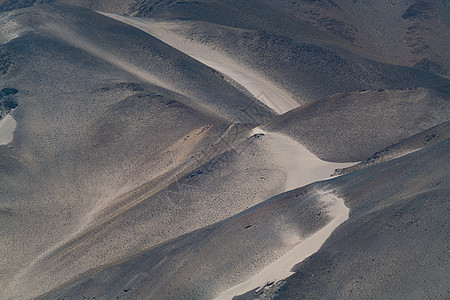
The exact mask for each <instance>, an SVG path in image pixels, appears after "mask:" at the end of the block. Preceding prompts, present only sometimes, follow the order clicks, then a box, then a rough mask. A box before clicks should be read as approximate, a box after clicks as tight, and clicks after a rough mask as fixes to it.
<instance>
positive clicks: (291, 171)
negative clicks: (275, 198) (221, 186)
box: [252, 128, 356, 191]
mask: <svg viewBox="0 0 450 300" xmlns="http://www.w3.org/2000/svg"><path fill="white" fill-rule="evenodd" d="M258 133H259V134H264V135H265V138H266V139H268V141H267V147H269V149H270V152H272V153H273V154H274V155H276V157H277V160H279V161H280V162H281V163H282V164H283V165H284V168H285V170H286V183H285V190H284V191H289V190H292V189H295V188H298V187H301V186H305V185H307V184H310V183H313V182H316V181H320V180H324V179H329V178H330V174H332V173H333V172H334V170H336V169H337V168H346V167H350V166H352V165H355V164H356V163H334V162H327V161H324V160H321V159H320V158H318V157H317V156H315V155H314V154H312V153H311V152H310V151H309V150H308V149H306V148H305V147H304V146H303V145H301V144H299V143H298V142H297V141H295V140H293V139H291V138H290V137H288V136H287V135H284V134H281V133H274V132H267V131H264V130H262V129H260V128H255V129H254V130H253V131H252V134H258Z"/></svg>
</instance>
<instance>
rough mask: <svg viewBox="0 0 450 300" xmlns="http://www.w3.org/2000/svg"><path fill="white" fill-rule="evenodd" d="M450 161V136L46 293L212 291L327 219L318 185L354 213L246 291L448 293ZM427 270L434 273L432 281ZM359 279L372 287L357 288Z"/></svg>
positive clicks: (167, 295)
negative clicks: (315, 247)
mask: <svg viewBox="0 0 450 300" xmlns="http://www.w3.org/2000/svg"><path fill="white" fill-rule="evenodd" d="M447 160H448V141H444V142H441V143H439V144H436V145H434V146H431V147H430V148H427V149H424V150H421V151H418V152H416V153H414V154H410V155H407V156H404V157H402V158H399V159H396V160H394V161H392V163H384V164H380V165H378V166H375V167H371V168H368V169H366V170H363V171H360V172H355V173H352V174H349V175H344V176H342V177H339V178H337V179H333V180H330V181H326V182H322V183H317V184H313V185H310V186H307V187H304V188H300V189H296V190H294V191H292V192H289V193H286V194H282V195H280V196H277V197H274V198H272V199H270V200H268V201H267V202H264V203H263V204H261V205H258V206H256V207H254V208H252V209H250V210H248V211H245V212H243V213H242V214H239V215H236V216H235V217H233V218H230V219H228V220H226V221H223V222H220V223H217V224H215V225H213V226H210V227H206V228H204V229H202V230H198V231H194V232H192V233H190V234H188V235H185V236H182V237H180V238H178V239H175V240H173V241H170V242H168V243H164V244H161V245H159V246H158V247H155V248H153V249H149V250H148V251H146V252H143V253H142V254H140V255H137V256H135V257H132V258H130V259H128V260H126V261H124V262H121V263H120V264H118V265H114V266H108V267H106V268H104V269H103V268H102V269H97V270H93V271H91V272H87V273H86V274H85V275H84V276H82V277H80V278H77V279H75V280H73V281H72V282H70V283H68V284H66V285H64V286H62V287H60V288H58V289H56V290H55V291H53V292H51V293H49V294H47V295H45V296H43V297H42V298H43V299H51V298H55V297H67V299H76V298H77V297H92V296H96V297H100V298H102V297H104V298H111V297H117V296H119V297H125V296H129V297H142V296H144V297H150V298H151V297H153V296H154V297H158V298H161V299H180V298H195V299H211V298H213V297H214V296H217V295H218V294H219V293H220V292H221V291H224V290H226V289H227V288H228V287H230V286H233V285H234V284H238V283H239V282H242V279H241V278H244V279H246V278H247V279H248V278H250V277H251V275H252V274H255V273H257V272H258V270H261V269H262V268H263V266H264V265H267V264H269V263H270V262H271V261H275V260H276V259H277V258H279V257H280V256H281V255H282V254H283V253H286V251H288V249H290V248H292V245H295V243H298V242H299V241H300V240H301V239H302V238H303V237H306V236H308V235H311V234H313V233H314V232H316V231H317V230H318V229H319V228H321V227H322V226H324V225H325V224H326V222H327V221H326V220H329V216H328V215H327V213H326V207H323V206H322V207H321V204H320V203H321V202H320V197H319V195H320V193H317V192H318V191H319V190H323V189H324V190H326V191H328V192H332V193H336V195H338V196H339V197H343V199H344V200H345V204H346V205H347V206H348V207H349V208H350V210H351V212H350V218H349V220H348V221H346V222H345V223H344V224H343V225H341V226H340V227H338V229H337V230H336V231H335V232H334V233H333V234H332V235H331V238H330V239H329V240H328V241H327V242H326V243H325V244H324V246H323V248H322V249H321V250H319V252H318V253H317V254H314V255H313V256H312V257H311V258H309V259H307V260H306V261H305V262H304V263H302V264H300V265H299V268H297V269H296V270H297V272H298V273H296V274H294V275H293V276H292V277H290V278H288V279H287V280H286V284H284V286H283V283H281V285H280V284H277V285H274V286H272V287H270V286H269V287H268V288H265V289H262V290H261V289H259V292H258V293H256V294H254V293H253V291H252V292H250V293H249V294H248V295H247V296H248V297H247V298H249V299H253V297H256V296H259V294H260V293H265V294H266V296H268V297H269V298H272V297H275V298H277V297H280V298H281V299H292V298H305V299H306V298H311V297H315V296H317V295H320V296H324V297H326V296H332V295H335V294H334V293H336V291H339V295H340V297H352V296H353V295H355V294H356V295H357V296H358V297H367V296H369V295H372V294H373V293H375V292H376V291H378V292H377V293H380V291H381V293H382V294H383V295H386V296H388V295H398V296H399V297H400V296H401V295H409V296H413V295H435V296H439V295H440V296H443V295H445V290H444V289H443V288H442V287H443V286H445V284H444V282H445V281H446V272H445V270H446V269H448V263H445V261H447V260H446V259H445V257H446V256H447V254H446V253H445V240H446V238H445V232H446V231H445V229H444V228H442V224H444V223H445V219H446V214H445V211H446V210H447V208H448V207H447V206H448V204H447V201H446V198H447V197H448V187H447V185H448V184H446V178H447V177H448V172H447V169H446V167H445V165H446V164H445V162H446V161H447ZM392 173H395V174H397V176H395V177H392V176H390V175H391V174H392ZM424 175H426V176H424ZM446 207H447V208H446ZM324 217H326V218H325V219H323V218H324ZM324 222H325V223H324ZM430 230H431V232H430ZM405 245H408V246H407V247H405ZM430 253H432V255H430ZM417 261H421V262H423V263H417ZM430 266H433V268H429V267H430ZM367 270H370V272H367ZM229 274H233V276H230V275H229ZM423 274H428V275H427V277H426V278H429V279H430V280H425V281H423V278H424V277H423ZM313 275H315V276H313ZM319 275H320V276H319ZM317 276H319V278H316V277H317ZM355 280H358V281H360V282H363V283H364V285H360V284H357V285H356V286H355V282H354V281H355ZM150 282H151V283H152V284H149V283H150ZM436 283H438V284H436ZM280 286H281V289H279V287H280ZM338 286H344V288H338ZM419 290H420V291H421V294H417V292H418V291H419Z"/></svg>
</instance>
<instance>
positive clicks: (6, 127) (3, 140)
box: [0, 115, 16, 145]
mask: <svg viewBox="0 0 450 300" xmlns="http://www.w3.org/2000/svg"><path fill="white" fill-rule="evenodd" d="M15 129H16V121H15V120H14V118H13V117H12V116H11V115H7V116H6V117H4V118H3V119H2V120H0V145H7V144H9V143H11V142H12V140H13V133H14V130H15Z"/></svg>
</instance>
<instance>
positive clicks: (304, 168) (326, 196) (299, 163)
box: [215, 128, 355, 300]
mask: <svg viewBox="0 0 450 300" xmlns="http://www.w3.org/2000/svg"><path fill="white" fill-rule="evenodd" d="M258 133H261V134H264V135H265V136H266V138H267V139H268V140H269V141H270V139H271V138H274V139H276V140H277V143H273V144H276V145H279V147H280V149H276V148H274V149H272V151H274V152H275V153H277V155H279V156H282V157H281V159H282V160H285V163H286V166H287V168H286V169H287V174H286V188H285V190H286V191H288V190H291V189H294V188H297V187H301V186H305V185H307V184H309V183H312V182H316V181H319V180H323V179H327V178H329V176H330V175H329V174H331V172H332V171H333V170H334V169H336V168H340V167H345V166H351V165H354V164H355V163H330V162H326V161H323V160H321V159H319V158H318V157H317V156H315V155H314V154H312V153H311V152H309V151H308V149H306V148H305V147H304V146H302V145H300V144H298V143H297V142H296V141H294V140H292V139H291V138H289V137H288V136H285V135H283V134H280V133H271V132H266V131H264V130H262V129H259V128H255V129H254V130H253V131H252V134H258ZM269 144H270V143H269ZM317 194H318V195H319V201H320V202H321V203H323V204H325V205H326V206H327V208H328V215H329V216H330V217H332V218H333V219H332V221H330V222H329V223H328V224H327V225H326V226H325V227H323V228H321V229H320V230H318V231H317V232H315V233H314V234H313V235H311V236H309V237H308V238H307V239H305V240H303V241H302V242H300V243H299V244H298V245H296V246H295V247H294V248H293V249H292V250H290V251H289V252H288V253H286V254H285V255H284V256H282V257H281V258H279V259H277V260H276V261H275V262H273V263H272V264H270V265H269V266H267V267H266V268H264V269H263V270H261V271H260V272H258V273H257V274H255V275H254V276H253V277H251V278H250V279H248V280H247V281H245V282H243V283H240V284H238V285H236V286H234V287H232V288H230V289H228V290H226V291H225V292H223V293H222V294H220V295H219V296H218V297H217V298H216V299H215V300H225V299H232V298H233V297H235V296H238V295H242V294H245V293H246V292H248V291H251V290H253V289H257V288H262V287H264V286H265V285H266V284H267V283H270V282H277V281H279V280H282V279H285V278H287V277H289V276H291V275H292V274H294V273H293V272H291V269H292V267H293V266H295V265H296V264H298V263H299V262H302V261H303V260H304V259H305V258H307V257H309V256H311V255H312V254H314V253H315V252H317V251H318V250H319V249H320V247H321V246H322V244H323V243H324V242H325V241H326V240H327V239H328V237H329V236H330V235H331V233H332V232H333V231H334V229H336V227H338V226H339V225H340V224H342V223H343V222H344V221H345V220H347V219H348V216H349V209H348V208H347V207H346V206H345V203H344V200H343V199H341V198H339V197H337V196H336V195H334V194H333V193H332V192H325V191H318V192H317Z"/></svg>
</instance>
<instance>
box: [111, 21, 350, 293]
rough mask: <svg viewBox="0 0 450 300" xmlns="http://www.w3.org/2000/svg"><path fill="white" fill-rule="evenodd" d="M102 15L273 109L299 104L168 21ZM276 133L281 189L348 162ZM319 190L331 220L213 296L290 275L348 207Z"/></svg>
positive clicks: (278, 110) (345, 216) (309, 180)
mask: <svg viewBox="0 0 450 300" xmlns="http://www.w3.org/2000/svg"><path fill="white" fill-rule="evenodd" d="M103 14H104V15H106V16H108V17H111V18H114V19H116V20H118V21H121V22H123V23H127V24H129V25H132V26H134V27H136V28H139V29H141V30H143V31H145V32H147V33H149V34H151V35H152V36H154V37H156V38H158V39H160V40H161V41H163V42H164V43H166V44H168V45H169V46H172V47H174V48H176V49H178V50H180V51H182V52H184V53H185V54H187V55H189V56H191V57H192V58H194V59H196V60H198V61H199V62H201V63H203V64H205V65H207V66H209V67H211V68H213V69H216V70H217V71H219V72H222V73H223V74H225V75H227V76H229V77H230V78H232V79H233V80H235V81H236V82H238V83H240V84H241V85H242V86H243V87H244V88H246V89H247V90H248V91H249V92H250V93H251V94H253V95H254V96H255V97H256V98H258V99H259V100H260V101H261V102H263V103H264V104H266V105H267V106H268V107H270V108H271V109H272V110H274V111H275V112H276V113H278V114H283V113H285V112H287V111H289V110H291V109H294V108H296V107H298V106H299V104H298V103H297V102H295V101H294V100H293V99H292V98H291V97H289V96H288V95H287V93H285V92H283V91H281V90H280V89H278V88H277V87H276V86H275V85H274V84H272V83H270V82H269V81H267V80H265V79H264V78H263V77H262V76H260V75H259V74H256V73H255V72H254V71H252V70H248V69H244V68H242V67H241V66H240V65H239V64H238V63H237V62H236V61H233V60H232V59H231V58H230V57H228V56H226V55H225V54H223V53H221V52H218V51H215V50H212V49H210V48H208V47H206V46H204V45H201V44H198V43H194V42H192V41H188V40H187V39H186V38H184V37H183V36H180V35H177V34H175V33H174V31H173V30H172V31H171V30H170V29H171V26H172V25H170V24H168V23H156V22H154V21H151V20H143V19H139V18H131V17H124V16H119V15H115V14H107V13H103ZM255 133H264V134H268V133H267V132H264V131H262V130H259V129H258V130H254V131H253V132H252V134H255ZM269 134H270V133H269ZM277 136H278V137H279V138H281V140H282V141H284V142H285V143H286V144H287V145H289V146H291V147H290V148H291V149H290V150H288V151H283V152H281V153H280V152H278V153H280V155H284V156H285V158H286V160H288V161H287V165H289V168H288V169H287V174H286V187H285V189H286V190H290V189H293V188H296V187H300V186H304V185H306V184H309V183H312V182H315V181H318V180H322V179H326V178H327V177H329V174H331V173H332V171H333V170H334V169H335V168H338V167H344V166H350V165H353V164H354V163H352V164H337V163H329V162H325V161H322V160H320V159H319V158H318V157H316V156H315V155H313V154H312V153H310V152H309V151H308V150H307V149H306V148H305V147H303V146H302V145H300V144H298V143H296V142H295V141H293V140H292V139H290V138H289V137H287V136H284V135H281V134H277ZM292 143H295V144H296V145H295V146H294V147H292V145H290V144H292ZM319 194H320V198H321V201H324V202H326V203H327V204H329V205H330V211H329V214H330V216H332V217H334V219H333V220H332V221H331V222H330V223H328V224H327V225H326V226H325V227H323V228H322V229H320V230H319V231H317V232H316V233H315V234H313V235H312V236H310V237H309V238H307V239H306V240H304V241H303V242H301V243H300V244H298V245H297V246H295V247H294V248H293V249H292V250H291V251H289V252H288V253H287V254H285V255H284V256H282V257H281V258H280V259H278V260H277V261H275V262H274V263H272V264H271V265H269V266H268V267H267V268H265V269H264V270H262V271H261V272H259V273H258V274H256V275H254V276H253V277H252V278H250V279H249V280H248V281H246V282H243V283H241V284H239V285H237V286H234V287H232V288H231V289H229V290H227V291H225V292H224V293H223V294H221V295H220V296H219V297H218V298H217V299H232V298H233V297H234V296H237V295H241V294H244V293H246V292H248V291H250V290H252V289H255V288H258V287H261V286H264V285H265V284H266V283H267V282H271V281H278V280H281V279H284V278H286V277H289V276H290V275H292V274H293V273H292V272H291V271H290V270H291V268H292V267H293V266H294V265H295V264H297V263H299V262H301V261H303V260H304V259H305V258H307V257H309V256H310V255H312V254H313V253H315V252H316V251H317V250H319V248H320V247H321V246H322V244H323V243H324V242H325V241H326V240H327V238H328V237H329V236H330V235H331V233H332V232H333V231H334V229H335V228H336V227H338V226H339V225H340V224H341V223H343V222H344V221H345V220H347V219H348V213H349V209H348V208H347V207H346V206H345V204H344V201H343V200H342V199H341V198H339V197H337V196H335V195H333V194H330V193H328V194H326V193H324V192H319Z"/></svg>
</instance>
